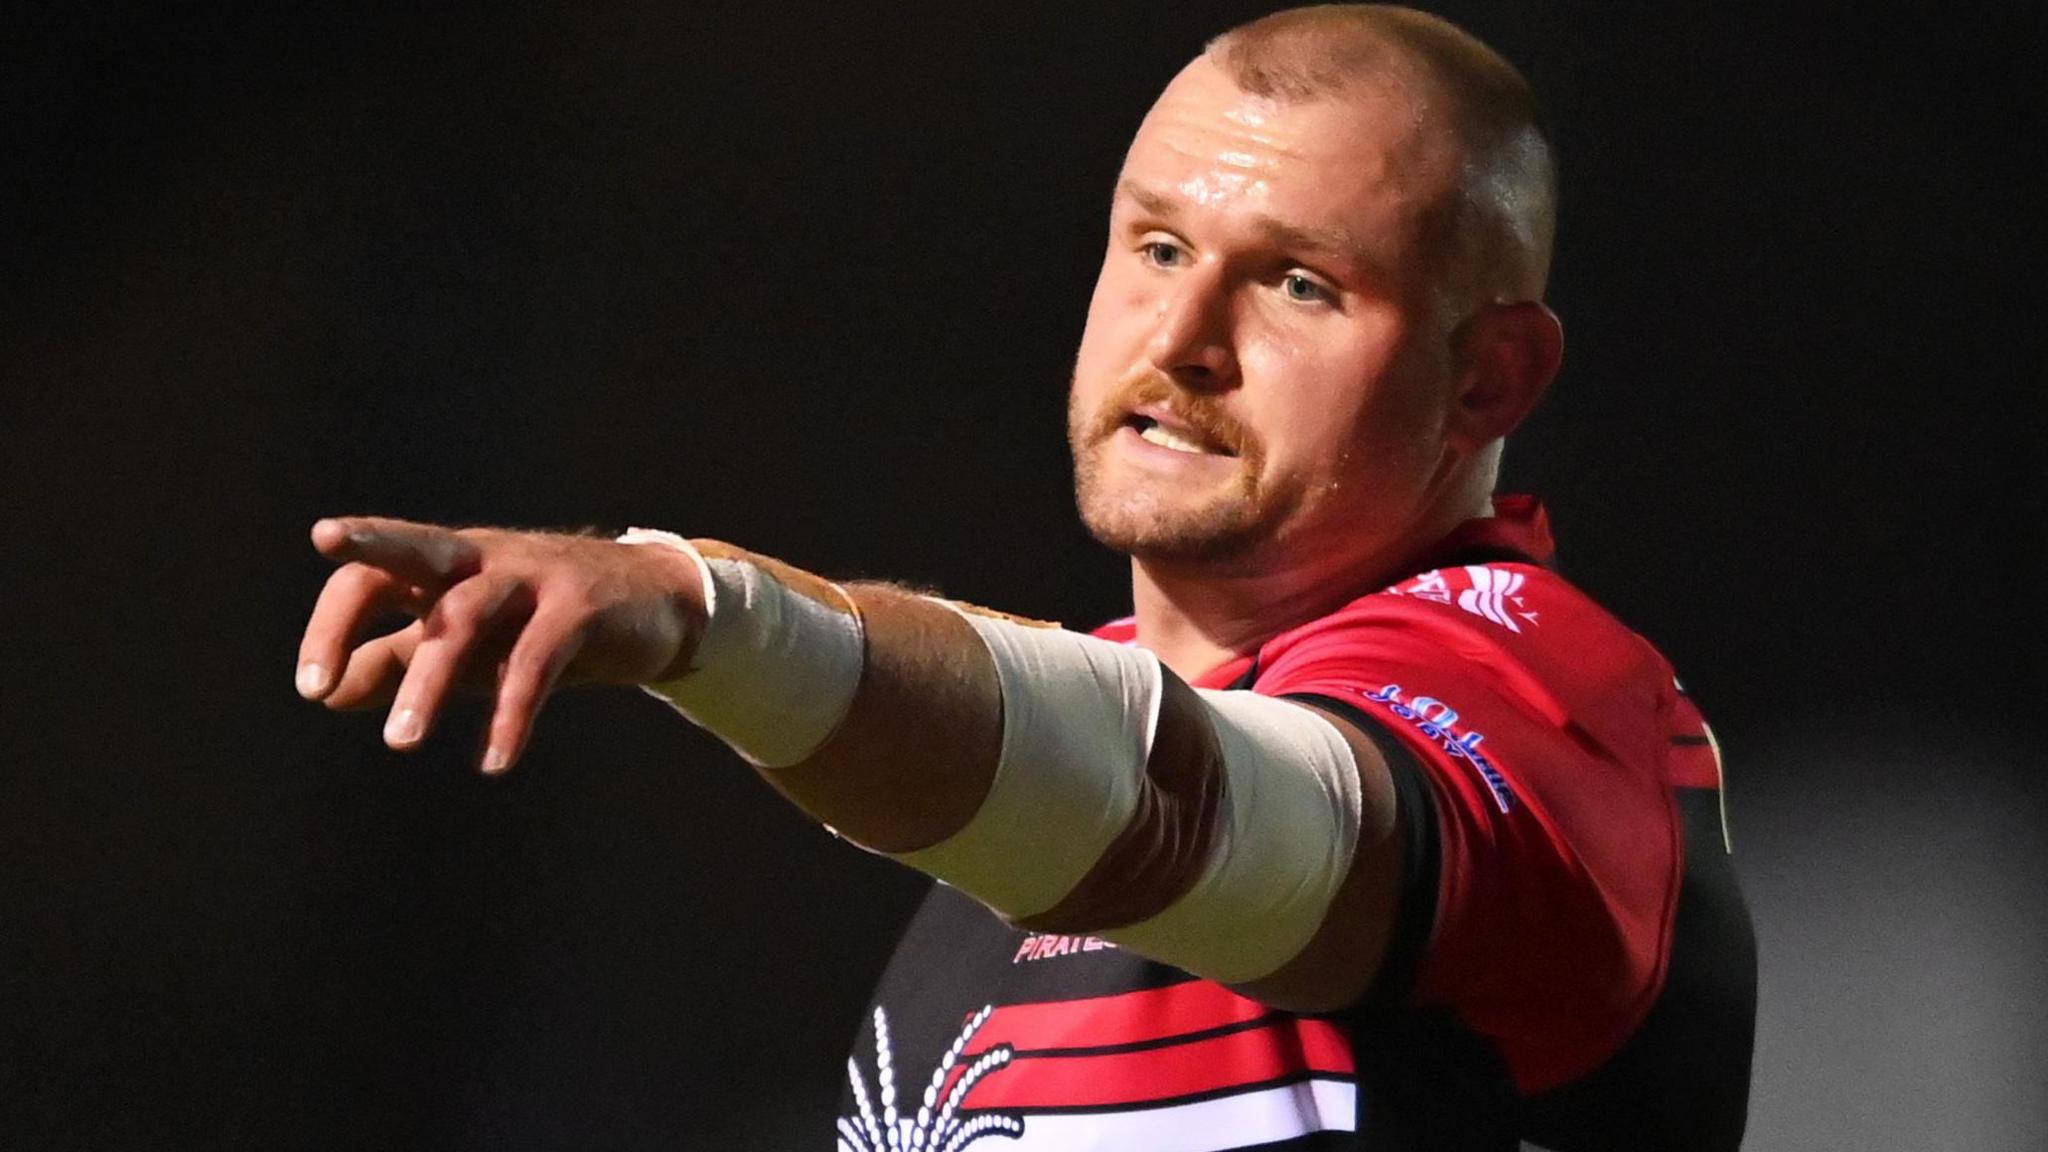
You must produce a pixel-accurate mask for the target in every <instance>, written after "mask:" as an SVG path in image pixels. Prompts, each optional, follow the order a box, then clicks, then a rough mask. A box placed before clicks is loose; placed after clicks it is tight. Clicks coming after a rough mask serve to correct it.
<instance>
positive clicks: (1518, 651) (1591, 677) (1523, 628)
mask: <svg viewBox="0 0 2048 1152" xmlns="http://www.w3.org/2000/svg"><path fill="white" fill-rule="evenodd" d="M1258 663H1259V668H1260V675H1259V682H1258V688H1259V690H1260V691H1270V692H1288V691H1293V690H1295V689H1294V688H1293V687H1291V685H1292V684H1294V683H1298V682H1302V681H1304V680H1306V679H1328V678H1331V677H1333V676H1334V677H1337V678H1340V679H1341V678H1343V677H1345V676H1346V675H1365V676H1367V677H1368V678H1371V676H1373V675H1376V674H1378V673H1380V672H1383V671H1384V672H1391V671H1394V670H1397V669H1401V668H1417V667H1420V668H1429V669H1443V670H1446V671H1448V670H1450V669H1451V668H1452V667H1453V666H1455V668H1456V670H1457V671H1459V672H1461V673H1463V674H1466V675H1477V676H1481V677H1483V678H1485V679H1486V680H1488V681H1489V682H1491V683H1492V684H1493V685H1494V686H1495V687H1497V688H1499V689H1501V690H1503V691H1505V692H1508V693H1509V694H1511V695H1513V696H1515V697H1516V698H1518V699H1520V700H1521V701H1523V702H1524V703H1525V704H1527V705H1528V706H1530V707H1533V708H1535V709H1537V710H1538V711H1540V712H1543V713H1546V714H1548V715H1549V718H1551V719H1552V720H1554V721H1560V720H1563V719H1564V718H1565V716H1566V715H1567V714H1573V713H1583V712H1586V711H1588V710H1591V711H1601V710H1604V706H1603V703H1602V702H1603V701H1605V702H1607V703H1609V704H1612V703H1618V702H1626V703H1629V704H1633V705H1635V706H1636V708H1638V709H1639V708H1642V707H1649V708H1656V707H1660V706H1663V705H1664V704H1666V703H1667V702H1668V698H1669V696H1670V694H1671V688H1670V683H1671V673H1670V669H1669V666H1668V665H1667V664H1666V662H1665V661H1664V659H1663V657H1662V656H1661V655H1660V654H1659V653H1658V652H1657V651H1656V649H1655V648H1653V647H1652V646H1651V645H1650V644H1649V642H1648V641H1646V640H1644V639H1643V638H1642V637H1641V636H1638V635H1637V634H1636V633H1634V632H1633V631H1631V630H1630V629H1629V628H1628V627H1627V626H1626V625H1624V624H1622V623H1621V621H1619V620H1617V619H1616V618H1615V617H1614V615H1613V614H1612V613H1610V612H1608V611H1607V610H1606V609H1605V608H1602V607H1601V606H1600V605H1599V604H1598V603H1596V602H1595V601H1594V600H1593V599H1592V598H1591V597H1590V596H1588V595H1587V594H1586V593H1585V592H1583V591H1581V590H1580V589H1579V588H1577V587H1576V586H1574V585H1573V584H1572V583H1571V582H1569V581H1567V580H1566V579H1564V578H1563V577H1562V576H1560V575H1558V574H1557V573H1556V572H1555V571H1553V570H1551V569H1549V568H1545V567H1543V566H1541V565H1538V564H1532V563H1520V562H1501V563H1491V564H1467V565H1459V566H1455V567H1445V568H1436V569H1431V570H1429V571H1427V572H1420V573H1417V574H1415V575H1413V576H1410V577H1407V578H1405V579H1403V580H1401V581H1399V582H1397V583H1395V584H1392V585H1389V586H1388V587H1386V588H1383V589H1379V590H1376V591H1374V592H1371V593H1368V594H1366V595H1363V596H1359V597H1357V598H1356V599H1354V600H1351V601H1350V602H1348V603H1346V604H1344V605H1343V606H1342V607H1340V608H1338V609H1337V610H1335V611H1333V612H1331V613H1329V614H1327V615H1325V616H1322V617H1320V618H1318V619H1316V620H1312V621H1309V622H1308V623H1306V624H1303V625H1301V626H1299V627H1296V628H1293V629H1290V630H1289V631H1287V632H1283V633H1281V634H1280V635H1278V636H1275V637H1274V638H1273V639H1272V640H1270V641H1268V642H1267V643H1266V644H1264V645H1262V646H1261V648H1260V650H1259V660H1258ZM1617 693H1620V695H1621V701H1617V700H1616V694H1617ZM1631 710H1635V709H1631Z"/></svg>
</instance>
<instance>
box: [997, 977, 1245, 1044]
mask: <svg viewBox="0 0 2048 1152" xmlns="http://www.w3.org/2000/svg"><path fill="white" fill-rule="evenodd" d="M1272 1011H1273V1010H1272V1009H1271V1008H1268V1007H1266V1006H1265V1005H1264V1004H1261V1003H1259V1002H1258V1001H1256V1000H1253V999H1250V998H1249V997H1245V996H1240V995H1238V994H1237V993H1235V992H1232V991H1231V990H1230V989H1228V988H1225V987H1224V986H1223V985H1221V984H1215V983H1212V982H1210V981H1207V980H1189V981H1186V982H1185V983H1181V984H1174V985H1170V986H1168V987H1165V988H1147V989H1145V990H1144V991H1141V992H1124V993H1120V994H1118V995H1115V996H1096V997H1091V998H1089V999H1086V1000H1057V1001H1054V1002H1052V1003H1049V1004H1009V1005H1005V1006H1003V1007H1001V1008H998V1009H996V1010H995V1011H994V1012H992V1013H990V1014H989V1018H988V1022H987V1023H986V1024H984V1025H982V1027H981V1030H980V1031H978V1032H976V1033H975V1035H974V1049H975V1051H985V1050H987V1049H989V1048H991V1047H994V1046H995V1045H997V1044H1008V1045H1010V1046H1011V1047H1012V1048H1017V1049H1020V1050H1029V1049H1039V1048H1107V1047H1112V1046H1115V1045H1120V1044H1146V1043H1151V1042H1154V1041H1159V1040H1167V1039H1171V1038H1173V1037H1175V1036H1186V1035H1189V1034H1191V1033H1195V1032H1207V1031H1209V1030H1210V1029H1212V1028H1223V1027H1227V1026H1229V1025H1232V1024H1243V1023H1245V1022H1246V1021H1249V1020H1256V1019H1258V1018H1259V1017H1261V1016H1266V1015H1270V1014H1271V1013H1272Z"/></svg>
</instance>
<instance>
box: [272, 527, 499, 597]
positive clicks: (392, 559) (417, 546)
mask: <svg viewBox="0 0 2048 1152" xmlns="http://www.w3.org/2000/svg"><path fill="white" fill-rule="evenodd" d="M313 547H314V548H317V549H319V551H320V554H321V555H322V556H325V557H327V558H328V559H329V560H333V561H335V562H336V563H339V564H346V563H349V562H351V561H353V562H355V563H358V564H368V565H369V566H371V567H372V568H380V569H382V570H384V571H386V572H389V573H391V574H392V575H394V576H397V577H399V578H400V579H403V580H407V581H410V582H412V583H414V584H420V585H424V586H427V587H433V588H441V587H446V586H448V585H450V584H453V583H455V582H456V581H458V580H461V579H463V578H464V577H467V576H470V575H472V574H474V573H475V572H476V570H477V568H478V567H479V566H480V565H481V563H482V553H481V552H480V551H479V550H478V549H477V546H476V545H475V544H474V543H472V542H471V541H469V540H467V539H465V538H464V537H462V536H459V535H457V534H456V532H455V530H454V529H452V528H443V527H441V526H440V525H438V524H417V523H414V522H413V521H411V520H393V519H390V518H388V517H384V516H335V517H329V518H328V519H325V520H321V521H318V522H316V523H315V524H314V525H313Z"/></svg>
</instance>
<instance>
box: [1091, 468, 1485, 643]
mask: <svg viewBox="0 0 2048 1152" xmlns="http://www.w3.org/2000/svg"><path fill="white" fill-rule="evenodd" d="M1492 511H1493V502H1492V500H1491V499H1490V498H1489V497H1487V496H1485V495H1483V494H1482V495H1480V496H1479V497H1478V498H1477V500H1476V502H1460V503H1456V504H1447V505H1445V506H1444V507H1443V508H1441V509H1439V510H1438V511H1437V512H1436V513H1435V514H1433V515H1431V516H1428V517H1425V518H1422V519H1420V520H1418V521H1417V522H1416V523H1415V525H1414V526H1413V527H1412V528H1410V529H1409V530H1408V531H1405V532H1403V533H1401V534H1400V535H1399V536H1398V537H1396V538H1394V539H1390V540H1386V541H1384V542H1381V543H1378V544H1376V545H1374V544H1369V545H1367V546H1365V547H1363V548H1359V549H1356V550H1355V551H1353V552H1349V553H1346V552H1342V551H1339V550H1336V549H1320V550H1319V549H1293V550H1286V549H1268V550H1262V551H1261V552H1260V553H1258V554H1257V556H1256V562H1255V563H1254V562H1248V561H1246V560H1243V559H1236V560H1229V561H1222V562H1192V561H1178V560H1172V559H1158V558H1150V559H1140V558H1136V557H1133V558H1132V560H1131V601H1132V606H1133V608H1134V610H1135V612H1136V616H1137V625H1138V635H1139V637H1140V638H1141V639H1142V640H1143V642H1144V645H1145V647H1146V648H1147V649H1149V650H1150V651H1151V652H1153V653H1154V654H1155V655H1157V656H1158V657H1159V660H1160V662H1161V663H1163V664H1165V665H1166V666H1167V667H1168V668H1171V669H1172V670H1173V671H1174V673H1175V674H1176V675H1178V676H1179V677H1181V679H1183V680H1190V681H1192V680H1194V679H1196V678H1197V677H1199V676H1201V675H1202V674H1203V673H1205V672H1207V671H1208V670H1209V669H1211V668H1214V667H1216V666H1217V665H1219V664H1223V663H1225V662H1227V661H1229V660H1232V659H1234V658H1236V657H1238V656H1243V655H1246V654H1248V653H1250V652H1252V651H1254V650H1256V649H1257V647H1258V646H1259V645H1260V644H1262V643H1264V642H1265V641H1266V640H1268V639H1270V638H1272V637H1273V636H1276V635H1278V634H1279V633H1281V632H1285V631H1286V630H1287V629H1289V628H1292V627H1295V626H1297V625H1300V624H1305V623H1307V622H1308V621H1310V620H1314V619H1315V618H1317V617H1318V616H1324V615H1327V614H1329V613H1330V612H1332V611H1335V610H1336V609H1337V608H1339V607H1342V606H1343V605H1344V604H1347V603H1349V602H1350V601H1352V600H1354V599H1356V598H1357V597H1359V596H1360V595H1363V594H1364V593H1365V592H1366V591H1369V590H1372V589H1377V588H1381V587H1384V586H1385V585H1386V584H1388V583H1390V582H1392V581H1394V580H1396V579H1399V578H1400V577H1402V576H1404V575H1407V566H1408V564H1409V562H1410V561H1412V560H1413V559H1414V558H1415V557H1417V556H1419V555H1421V554H1422V553H1423V552H1424V551H1426V550H1427V549H1428V548H1429V547H1430V546H1431V545H1433V544H1435V543H1436V542H1437V541H1439V540H1442V539H1443V538H1444V537H1446V536H1448V535H1450V533H1451V531H1452V530H1453V529H1455V528H1457V526H1458V525H1460V524H1462V523H1464V522H1465V521H1467V520H1469V519H1472V518H1473V517H1475V516H1487V515H1490V514H1492ZM1276 554H1277V556H1278V562H1275V558H1276Z"/></svg>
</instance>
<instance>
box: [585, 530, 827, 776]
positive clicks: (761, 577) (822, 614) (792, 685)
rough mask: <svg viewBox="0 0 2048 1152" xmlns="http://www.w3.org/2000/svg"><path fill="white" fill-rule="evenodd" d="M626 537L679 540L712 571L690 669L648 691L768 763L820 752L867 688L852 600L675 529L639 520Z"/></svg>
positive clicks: (706, 574) (631, 540)
mask: <svg viewBox="0 0 2048 1152" xmlns="http://www.w3.org/2000/svg"><path fill="white" fill-rule="evenodd" d="M619 542H620V543H622V544H660V545H666V546H668V547H671V548H675V549H677V550H678V551H681V552H682V553H684V554H685V555H687V556H689V557H690V558H691V559H693V560H695V561H696V562H697V568H698V571H699V573H700V574H701V575H702V576H703V579H704V605H705V609H706V612H707V615H708V617H709V619H708V621H707V623H706V624H705V627H704V636H703V638H702V640H700V641H699V642H698V645H697V651H696V653H695V654H694V655H693V656H692V657H691V659H690V671H689V672H687V673H685V674H684V675H683V676H681V677H678V678H677V679H674V680H669V681H665V682H663V683H659V684H648V685H645V686H644V687H645V689H646V691H647V692H648V693H649V694H651V695H653V696H656V697H658V698H660V699H663V700H666V701H668V703H669V704H671V705H672V706H674V708H675V710H676V711H678V712H681V713H682V714H683V715H684V716H685V717H687V718H688V719H689V720H690V722H691V723H693V724H696V725H698V726H700V727H702V728H705V729H707V730H708V731H710V732H711V733H712V734H714V735H716V736H717V737H718V738H719V739H721V740H724V741H725V742H726V743H727V744H729V745H731V746H732V749H733V750H734V751H735V752H738V753H739V754H740V755H741V756H743V757H745V758H746V759H747V760H748V761H750V762H751V763H753V764H756V765H759V766H761V767H764V768H784V767H788V766H789V765H791V764H796V763H799V762H801V761H802V760H804V759H805V758H807V757H809V756H810V754H811V753H812V752H815V751H817V749H818V746H819V745H821V744H823V743H824V742H825V739H826V737H828V736H830V735H831V734H832V731H833V729H835V728H837V727H838V726H839V722H840V720H841V719H843V718H844V717H845V716H846V711H847V709H848V708H849V707H850V706H851V705H852V704H853V695H854V693H855V691H857V690H858V689H859V687H860V677H861V669H862V666H863V663H864V660H865V655H866V646H865V641H864V637H863V635H862V631H861V623H860V614H859V613H858V612H857V611H855V609H854V606H853V601H852V599H851V598H850V597H848V596H847V595H846V594H845V592H844V591H843V590H840V589H839V586H838V585H836V584H826V585H825V587H828V588H830V589H831V590H832V591H833V592H834V593H836V594H837V595H838V597H839V598H840V600H841V603H839V604H837V605H831V604H825V603H821V602H819V601H818V600H817V599H815V598H813V597H811V596H807V595H804V594H803V593H801V592H798V591H795V590H793V589H791V588H788V587H786V586H784V585H783V583H782V582H781V581H779V580H777V579H775V577H774V576H772V575H770V574H769V573H768V572H766V571H764V570H763V569H762V568H761V567H760V566H759V565H756V564H752V563H749V562H747V561H746V560H742V559H734V558H727V557H716V558H712V559H706V558H705V556H704V555H703V554H702V553H701V552H699V551H698V550H697V549H696V548H694V547H692V546H691V545H690V543H689V542H688V541H686V540H684V539H683V538H682V537H680V536H677V535H675V534H674V533H670V532H659V531H655V530H653V529H647V528H635V529H632V530H631V531H629V532H627V533H625V534H624V535H622V536H620V537H619ZM821 583H823V582H821Z"/></svg>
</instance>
